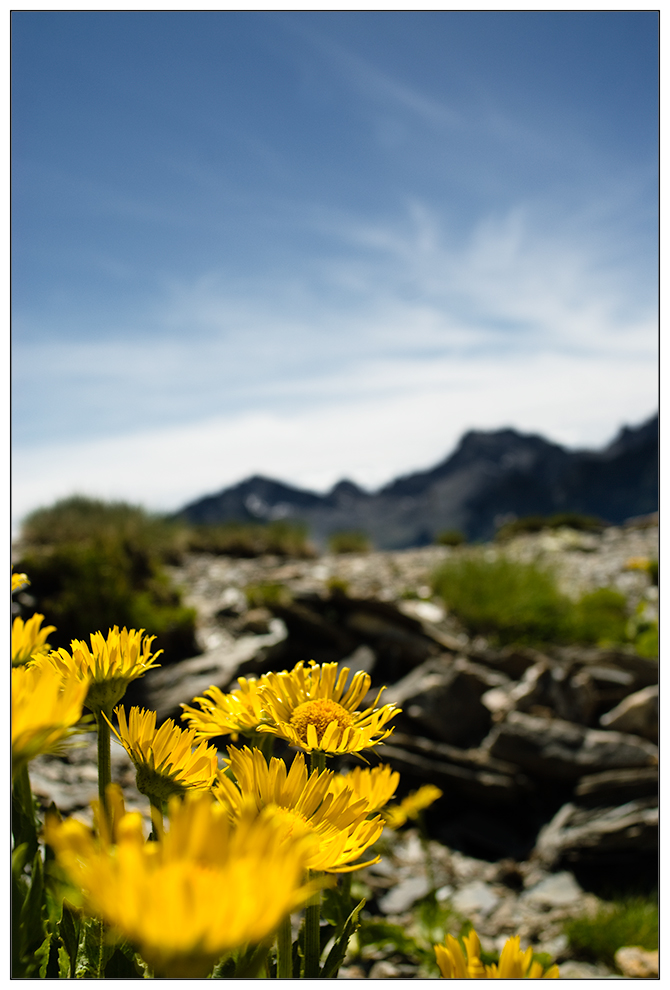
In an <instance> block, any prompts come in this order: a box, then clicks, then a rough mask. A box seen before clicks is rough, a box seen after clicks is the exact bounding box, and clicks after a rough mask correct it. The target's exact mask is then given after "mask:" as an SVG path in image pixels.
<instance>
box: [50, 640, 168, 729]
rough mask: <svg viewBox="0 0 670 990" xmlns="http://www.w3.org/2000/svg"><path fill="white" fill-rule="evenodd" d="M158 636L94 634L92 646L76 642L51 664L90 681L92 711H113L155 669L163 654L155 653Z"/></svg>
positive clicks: (54, 653)
mask: <svg viewBox="0 0 670 990" xmlns="http://www.w3.org/2000/svg"><path fill="white" fill-rule="evenodd" d="M155 638H156V637H155V636H144V629H139V630H138V629H126V628H125V626H124V628H123V629H122V630H121V631H120V632H119V627H118V626H114V628H113V629H110V630H109V632H108V634H107V637H106V638H105V637H104V636H103V635H102V633H101V632H95V633H91V636H90V640H91V645H90V647H89V646H88V644H87V643H85V642H84V641H83V640H79V639H73V640H72V643H71V650H72V652H71V653H68V651H67V650H66V649H63V648H61V649H60V650H54V651H52V652H51V653H50V654H49V659H50V661H51V662H52V663H53V664H54V665H55V666H56V667H57V668H58V669H59V670H60V671H61V672H62V673H63V674H67V675H68V676H70V677H76V678H78V679H79V680H87V682H88V684H89V690H88V693H87V695H86V706H87V707H88V708H90V709H91V710H92V711H100V710H103V709H104V710H105V711H111V709H112V708H113V707H114V705H116V704H117V703H118V702H119V701H120V700H121V698H122V697H123V695H124V694H125V692H126V688H127V686H128V684H129V683H130V682H131V681H134V680H135V679H136V678H138V677H142V676H143V675H144V674H146V672H147V671H148V670H151V669H152V668H153V667H159V666H160V664H157V663H156V662H155V660H156V657H158V656H159V655H160V654H161V653H162V652H163V651H162V650H158V651H157V652H156V653H153V654H152V653H151V644H152V643H153V641H154V640H155Z"/></svg>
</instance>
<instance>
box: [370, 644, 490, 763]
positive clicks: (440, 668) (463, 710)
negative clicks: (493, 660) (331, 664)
mask: <svg viewBox="0 0 670 990" xmlns="http://www.w3.org/2000/svg"><path fill="white" fill-rule="evenodd" d="M508 683H509V681H508V678H507V677H506V676H505V675H504V674H500V673H497V672H494V671H492V670H489V669H488V668H487V667H484V666H482V665H481V664H474V663H472V662H471V661H469V660H467V659H466V658H465V657H459V658H458V659H453V657H452V656H451V655H443V656H441V657H436V658H434V659H433V658H431V659H430V660H427V661H425V663H422V664H421V666H419V667H417V668H416V669H415V670H413V671H411V672H410V673H409V674H407V676H406V677H403V678H402V680H400V681H398V683H397V684H395V685H394V686H393V687H391V688H390V689H389V691H388V692H387V694H386V696H385V701H388V702H393V703H395V704H397V705H399V706H400V707H401V708H402V715H401V716H399V718H398V720H397V725H398V727H399V728H405V729H407V730H409V731H414V732H417V731H419V732H421V734H422V735H428V736H431V737H433V738H434V739H439V740H440V741H442V742H446V743H452V744H454V745H466V746H467V745H472V744H473V743H477V742H478V741H479V740H480V739H482V738H483V737H484V736H485V735H486V733H487V732H488V730H489V728H490V725H491V714H490V712H489V710H488V709H487V708H486V706H485V705H484V704H482V701H481V698H482V695H483V694H484V693H485V692H486V691H488V690H489V689H490V688H492V687H500V686H502V685H506V684H508Z"/></svg>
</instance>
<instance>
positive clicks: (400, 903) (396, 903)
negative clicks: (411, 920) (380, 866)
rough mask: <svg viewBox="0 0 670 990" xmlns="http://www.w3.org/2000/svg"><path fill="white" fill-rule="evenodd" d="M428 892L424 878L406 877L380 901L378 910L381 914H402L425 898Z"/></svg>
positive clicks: (428, 884)
mask: <svg viewBox="0 0 670 990" xmlns="http://www.w3.org/2000/svg"><path fill="white" fill-rule="evenodd" d="M429 890H430V883H429V882H428V879H427V878H426V877H424V876H417V877H407V879H406V880H401V881H400V883H398V884H396V886H395V887H393V888H392V889H391V890H389V892H388V894H385V895H384V896H383V897H382V898H381V899H380V901H379V910H380V911H382V913H383V914H403V912H405V911H407V910H408V909H409V908H411V906H412V904H414V903H415V902H416V901H418V900H421V898H422V897H425V896H426V894H427V893H428V891H429Z"/></svg>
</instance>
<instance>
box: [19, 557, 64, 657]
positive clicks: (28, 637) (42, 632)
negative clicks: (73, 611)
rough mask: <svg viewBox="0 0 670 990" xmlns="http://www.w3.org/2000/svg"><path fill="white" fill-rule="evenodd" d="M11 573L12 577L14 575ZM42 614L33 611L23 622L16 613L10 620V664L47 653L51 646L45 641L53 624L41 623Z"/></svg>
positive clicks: (52, 628) (54, 628) (53, 628)
mask: <svg viewBox="0 0 670 990" xmlns="http://www.w3.org/2000/svg"><path fill="white" fill-rule="evenodd" d="M16 576H17V575H16V574H13V575H12V577H16ZM43 619H44V616H43V615H40V613H39V612H35V614H34V615H31V617H30V618H29V619H28V621H27V622H24V621H23V619H22V618H21V616H20V615H17V616H16V618H15V619H14V621H13V622H12V666H13V667H17V666H18V665H19V664H23V663H27V662H28V660H30V658H31V657H32V656H35V655H36V654H44V653H48V652H49V650H50V649H51V647H50V646H49V644H48V643H47V641H46V640H47V636H48V635H49V633H52V632H55V631H56V627H55V626H44V628H43V629H40V626H41V625H42V620H43Z"/></svg>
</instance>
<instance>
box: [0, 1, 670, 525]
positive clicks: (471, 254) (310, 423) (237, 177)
mask: <svg viewBox="0 0 670 990" xmlns="http://www.w3.org/2000/svg"><path fill="white" fill-rule="evenodd" d="M657 27H658V24H657V16H656V14H655V13H654V12H653V11H652V12H649V11H616V10H611V11H603V12H597V11H591V12H585V11H554V12H542V11H540V12H537V11H536V12H523V11H522V12H511V11H499V12H496V11H470V12H467V11H466V12H452V11H434V12H432V11H428V12H423V13H421V12H401V11H398V12H396V11H388V12H379V13H378V12H371V11H331V12H320V11H306V12H301V11H296V12H288V11H266V12H262V11H240V12H225V11H223V12H216V11H215V12H208V11H202V12H183V11H182V12H179V11H174V12H173V11H161V12H135V11H107V12H78V11H73V12H58V11H56V12H50V11H15V12H14V14H13V16H12V259H13V260H12V302H13V335H12V375H13V400H12V401H13V407H12V440H13V500H14V514H15V516H16V518H17V519H19V518H20V517H21V516H22V515H24V514H25V513H26V512H27V511H29V510H30V509H32V508H35V507H37V506H40V505H45V504H49V503H50V502H52V501H53V500H54V499H55V498H57V497H62V496H65V495H68V494H71V493H72V492H75V491H77V492H84V493H86V494H90V495H96V496H101V497H105V498H124V499H128V500H130V501H133V502H139V503H142V504H144V505H146V506H148V507H150V508H157V509H167V510H170V509H176V508H178V507H180V506H181V505H183V504H184V503H186V502H187V501H189V500H192V499H194V498H197V497H199V496H201V495H203V494H206V493H211V492H213V491H217V490H219V489H221V488H222V487H224V486H226V485H228V484H231V483H234V482H236V481H239V480H241V479H242V478H243V477H246V476H248V475H249V474H251V473H256V472H258V473H263V474H267V475H270V476H272V477H277V478H280V479H282V480H285V481H289V482H292V483H295V484H298V485H301V486H304V487H311V488H315V489H318V490H325V489H326V488H328V487H329V486H330V485H332V484H333V483H334V482H335V481H337V480H338V479H340V478H342V477H345V476H347V477H350V478H352V479H353V480H356V481H358V482H359V483H360V484H362V485H364V486H367V487H376V486H378V485H380V484H382V483H384V482H386V481H388V480H390V479H391V478H392V477H395V476H397V475H398V474H400V473H404V472H406V471H409V470H414V469H417V468H421V467H429V466H432V465H433V464H435V463H436V462H437V461H438V460H440V459H442V458H443V457H444V456H445V455H446V454H448V453H449V452H451V450H452V449H453V448H454V446H455V444H456V443H457V441H458V439H459V438H460V436H461V435H462V434H463V432H464V431H465V430H467V429H470V428H482V429H494V428H500V427H504V426H514V427H516V428H518V429H521V430H524V431H532V432H540V433H542V434H544V435H545V436H547V437H549V438H550V439H553V440H556V441H558V442H561V443H564V444H566V445H568V446H570V447H578V446H587V447H592V446H601V445H603V444H604V443H606V442H608V441H609V440H610V439H612V437H613V436H614V434H615V433H616V432H617V430H618V429H619V428H620V426H621V425H623V424H624V423H627V424H630V425H635V424H637V423H639V422H641V421H642V420H644V419H645V418H646V417H648V416H649V415H651V414H652V413H653V412H654V411H655V410H656V408H657V312H656V310H657V265H658V261H657V183H658V175H657V156H658V149H657V132H658V98H657V87H658V62H657V45H658V38H657Z"/></svg>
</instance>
